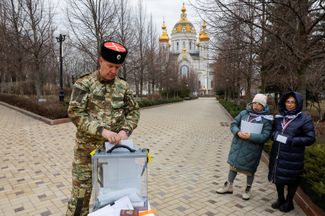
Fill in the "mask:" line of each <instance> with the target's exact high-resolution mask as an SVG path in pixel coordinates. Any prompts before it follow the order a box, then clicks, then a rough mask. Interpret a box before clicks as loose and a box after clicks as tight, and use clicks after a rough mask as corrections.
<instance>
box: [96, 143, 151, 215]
mask: <svg viewBox="0 0 325 216" xmlns="http://www.w3.org/2000/svg"><path fill="white" fill-rule="evenodd" d="M147 162H148V161H147V149H136V150H135V149H131V148H129V147H128V146H124V145H115V146H114V147H113V148H111V149H110V150H108V151H107V152H106V151H105V150H102V151H97V152H96V153H95V154H94V155H93V156H92V170H93V172H92V173H93V174H92V199H93V202H94V208H93V210H96V209H99V208H101V207H103V206H106V205H108V204H110V205H112V204H114V202H115V201H116V200H118V199H120V198H122V197H125V196H128V197H129V199H130V201H131V203H132V205H133V207H134V208H138V209H144V210H146V209H148V182H147V180H148V172H147Z"/></svg>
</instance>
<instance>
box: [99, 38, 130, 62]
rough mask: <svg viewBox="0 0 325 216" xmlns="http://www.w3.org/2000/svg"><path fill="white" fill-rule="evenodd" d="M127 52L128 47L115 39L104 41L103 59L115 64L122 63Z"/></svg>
mask: <svg viewBox="0 0 325 216" xmlns="http://www.w3.org/2000/svg"><path fill="white" fill-rule="evenodd" d="M127 53H128V51H127V49H126V47H125V46H123V45H122V44H120V43H117V42H115V41H104V42H103V43H102V47H101V51H100V55H101V56H102V57H103V59H105V60H106V61H108V62H110V63H113V64H122V63H123V62H124V60H125V57H126V55H127Z"/></svg>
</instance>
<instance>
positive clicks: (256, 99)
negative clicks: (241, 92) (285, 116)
mask: <svg viewBox="0 0 325 216" xmlns="http://www.w3.org/2000/svg"><path fill="white" fill-rule="evenodd" d="M266 99H267V96H266V95H264V94H256V95H255V97H254V98H253V101H252V102H253V103H254V102H257V103H260V104H262V105H263V107H265V106H266V103H267V102H266Z"/></svg>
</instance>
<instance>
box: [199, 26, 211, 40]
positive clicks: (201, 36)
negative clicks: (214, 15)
mask: <svg viewBox="0 0 325 216" xmlns="http://www.w3.org/2000/svg"><path fill="white" fill-rule="evenodd" d="M206 27H207V24H206V22H205V21H203V25H202V30H201V31H200V33H199V41H209V40H210V38H209V35H208V33H207V32H206Z"/></svg>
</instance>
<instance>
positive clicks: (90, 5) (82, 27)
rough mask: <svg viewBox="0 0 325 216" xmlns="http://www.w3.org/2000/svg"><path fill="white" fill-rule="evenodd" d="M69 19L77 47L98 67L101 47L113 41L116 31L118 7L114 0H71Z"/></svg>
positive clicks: (69, 2) (68, 11)
mask: <svg viewBox="0 0 325 216" xmlns="http://www.w3.org/2000/svg"><path fill="white" fill-rule="evenodd" d="M68 4H69V7H68V10H67V17H68V21H69V25H70V29H71V30H72V32H73V36H74V38H75V43H74V45H75V47H76V48H77V49H78V50H79V51H81V52H83V53H85V55H86V56H87V58H89V59H90V60H91V62H92V66H93V67H94V68H95V67H97V64H98V62H97V60H98V56H99V53H100V45H101V43H102V42H103V41H104V40H108V39H112V38H113V35H114V32H115V30H116V27H117V24H116V22H115V21H116V13H117V6H116V4H115V1H114V0H109V1H108V0H69V1H68Z"/></svg>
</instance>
